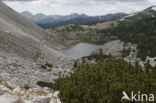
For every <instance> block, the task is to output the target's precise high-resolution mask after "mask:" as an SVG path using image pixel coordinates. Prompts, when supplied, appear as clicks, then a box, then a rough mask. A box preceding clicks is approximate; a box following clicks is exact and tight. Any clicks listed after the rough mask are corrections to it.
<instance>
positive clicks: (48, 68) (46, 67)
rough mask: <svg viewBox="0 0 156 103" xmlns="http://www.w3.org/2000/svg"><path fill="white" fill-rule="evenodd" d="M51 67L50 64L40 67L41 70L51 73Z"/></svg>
mask: <svg viewBox="0 0 156 103" xmlns="http://www.w3.org/2000/svg"><path fill="white" fill-rule="evenodd" d="M52 67H53V65H52V64H50V63H46V64H44V65H41V69H44V70H47V71H49V72H50V71H51V68H52Z"/></svg>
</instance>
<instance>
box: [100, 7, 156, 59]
mask: <svg viewBox="0 0 156 103" xmlns="http://www.w3.org/2000/svg"><path fill="white" fill-rule="evenodd" d="M154 8H155V7H150V8H148V9H146V10H144V11H142V12H139V13H137V14H134V15H133V16H128V17H125V18H123V19H121V20H120V21H119V25H118V27H116V28H110V29H109V30H101V31H99V32H100V33H103V34H104V35H114V36H117V37H118V38H119V39H120V40H122V41H125V42H132V43H134V44H137V45H138V46H137V49H138V57H139V58H142V59H143V60H145V59H146V56H150V57H155V56H156V48H155V44H156V42H155V41H156V29H155V28H156V11H155V9H154Z"/></svg>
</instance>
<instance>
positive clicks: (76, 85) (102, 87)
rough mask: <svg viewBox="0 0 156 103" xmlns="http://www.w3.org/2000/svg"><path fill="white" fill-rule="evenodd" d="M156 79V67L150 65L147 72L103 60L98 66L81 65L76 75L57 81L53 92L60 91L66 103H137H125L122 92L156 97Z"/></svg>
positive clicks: (136, 64) (61, 97)
mask: <svg viewBox="0 0 156 103" xmlns="http://www.w3.org/2000/svg"><path fill="white" fill-rule="evenodd" d="M78 64H79V63H78ZM155 79H156V67H151V66H150V65H149V63H148V62H147V63H146V64H145V67H144V68H143V67H141V66H139V64H138V62H136V63H135V64H134V65H132V64H131V63H128V62H126V61H124V60H123V59H111V58H108V59H102V58H100V59H98V61H97V63H96V64H94V63H89V62H88V63H82V64H79V65H77V66H76V68H75V70H74V73H72V74H71V75H70V76H67V77H65V78H61V77H60V78H59V79H57V80H55V83H54V84H53V86H52V88H53V89H55V90H59V91H60V93H59V97H60V99H61V102H62V103H135V102H130V101H127V100H123V101H122V102H121V98H122V96H123V94H122V91H126V92H127V93H129V94H130V93H131V91H134V92H135V93H138V92H141V93H146V94H156V81H155ZM136 103H137V102H136ZM140 103H145V101H143V102H140Z"/></svg>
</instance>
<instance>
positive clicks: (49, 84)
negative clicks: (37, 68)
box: [36, 81, 53, 88]
mask: <svg viewBox="0 0 156 103" xmlns="http://www.w3.org/2000/svg"><path fill="white" fill-rule="evenodd" d="M36 84H37V85H38V86H40V87H48V88H53V83H49V82H43V81H38V82H37V83H36Z"/></svg>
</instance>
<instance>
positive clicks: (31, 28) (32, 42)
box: [0, 2, 63, 61]
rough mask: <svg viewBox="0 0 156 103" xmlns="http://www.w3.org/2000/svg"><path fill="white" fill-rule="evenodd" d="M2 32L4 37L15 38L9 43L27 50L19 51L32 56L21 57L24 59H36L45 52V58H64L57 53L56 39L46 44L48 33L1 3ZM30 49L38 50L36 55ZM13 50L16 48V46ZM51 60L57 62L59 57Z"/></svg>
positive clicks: (0, 26) (0, 23) (0, 22)
mask: <svg viewBox="0 0 156 103" xmlns="http://www.w3.org/2000/svg"><path fill="white" fill-rule="evenodd" d="M0 31H1V32H2V33H1V35H2V36H3V35H4V34H8V37H9V38H15V40H14V41H13V40H11V39H10V40H9V41H10V42H15V43H14V44H16V45H17V46H18V45H19V46H21V47H23V48H24V49H25V50H20V49H19V51H20V52H25V51H27V54H31V56H30V55H29V56H26V55H25V56H23V55H21V56H22V57H28V58H29V57H30V58H35V56H36V55H39V53H40V52H43V55H45V56H46V55H53V54H57V56H59V55H60V57H61V56H62V57H63V55H61V54H60V53H59V52H57V51H56V49H57V48H58V46H59V45H58V42H57V41H56V40H55V39H53V38H51V42H50V43H49V42H46V41H45V40H44V39H45V36H46V35H48V33H46V32H45V31H44V30H43V29H41V28H40V27H39V26H37V25H35V24H34V23H32V22H30V21H28V20H27V19H25V18H24V17H23V16H21V15H20V14H18V13H16V12H15V11H13V10H12V9H11V8H9V7H7V6H6V5H5V4H3V3H2V2H0ZM3 33H4V34H3ZM9 38H6V39H9ZM16 42H20V43H16ZM7 43H9V42H6V45H7ZM11 44H13V43H11ZM46 45H47V46H46ZM29 47H31V48H33V49H36V53H35V52H34V51H33V49H29ZM12 48H14V46H13V47H12ZM42 48H44V49H42ZM49 48H50V49H49ZM6 52H7V51H6ZM12 52H13V51H12ZM33 52H34V53H33ZM46 52H47V53H48V52H49V53H50V54H46ZM14 53H16V54H18V55H19V54H20V53H18V52H14ZM54 56H55V55H54ZM47 57H48V56H47ZM47 59H50V58H47ZM51 59H53V60H54V61H55V59H57V57H56V58H54V57H53V58H51Z"/></svg>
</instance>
